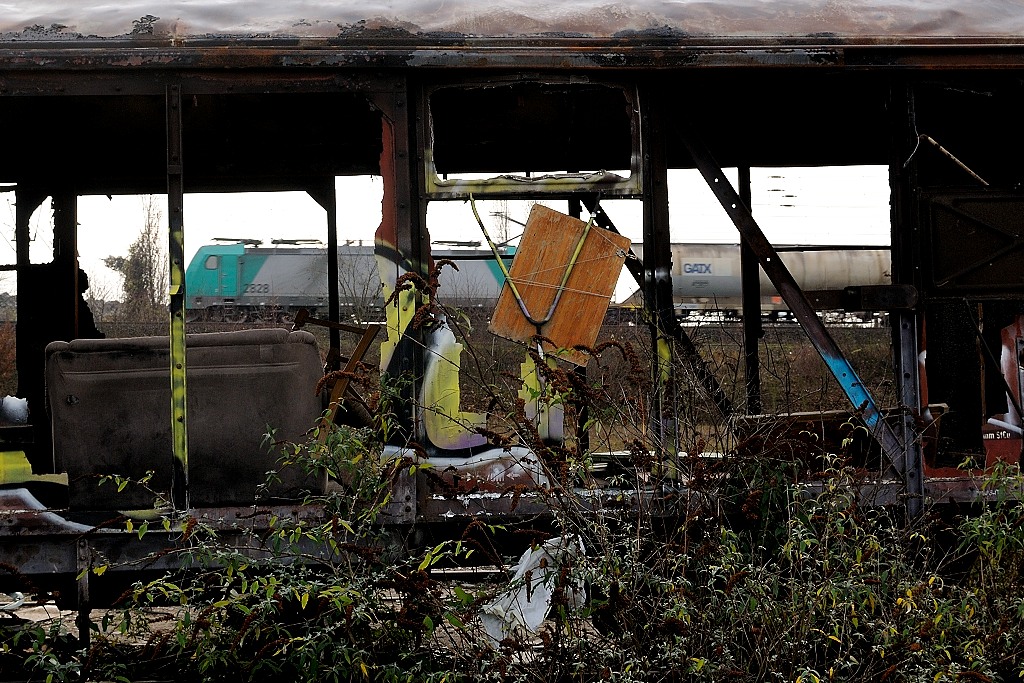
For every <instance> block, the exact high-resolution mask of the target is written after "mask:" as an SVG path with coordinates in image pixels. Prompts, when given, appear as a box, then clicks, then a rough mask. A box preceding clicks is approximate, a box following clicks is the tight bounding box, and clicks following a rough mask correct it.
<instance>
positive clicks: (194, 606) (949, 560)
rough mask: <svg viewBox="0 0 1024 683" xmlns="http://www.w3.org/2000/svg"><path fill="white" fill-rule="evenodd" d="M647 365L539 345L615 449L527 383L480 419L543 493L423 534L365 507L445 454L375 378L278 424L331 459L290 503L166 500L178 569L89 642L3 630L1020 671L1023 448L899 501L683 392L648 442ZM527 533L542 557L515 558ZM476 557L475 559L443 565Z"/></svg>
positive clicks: (618, 663) (594, 660)
mask: <svg viewBox="0 0 1024 683" xmlns="http://www.w3.org/2000/svg"><path fill="white" fill-rule="evenodd" d="M723 347H724V345H723ZM723 358H724V356H723ZM723 362H724V361H723ZM642 367H643V363H642V362H638V361H637V360H636V358H635V357H634V352H633V351H632V348H631V347H630V346H629V345H627V344H615V345H611V346H608V347H607V348H605V349H603V350H602V353H601V359H600V360H599V362H596V363H595V364H594V369H592V371H591V372H590V374H589V375H588V376H587V378H585V379H583V378H581V377H580V376H578V375H574V374H573V373H566V372H564V371H557V370H555V371H552V372H551V373H550V374H549V375H548V377H547V382H546V385H545V386H546V389H545V391H546V394H545V395H546V397H548V398H551V399H552V400H553V401H554V402H556V403H559V404H560V405H562V406H563V408H564V409H565V412H566V415H567V418H568V429H569V431H571V428H572V427H573V426H574V425H575V424H577V423H579V422H580V421H581V420H583V419H584V418H583V416H582V414H581V411H580V410H579V403H578V401H579V399H580V397H581V396H582V395H584V394H585V395H586V397H587V400H588V402H589V406H588V409H589V411H590V412H589V418H587V419H589V420H590V421H593V422H595V423H600V424H603V425H611V426H614V427H615V429H618V430H619V431H618V436H617V437H616V438H617V440H618V441H621V442H623V443H626V444H627V445H628V446H630V447H629V448H628V449H627V450H626V452H625V453H624V454H622V455H621V456H620V457H616V458H612V459H607V458H605V459H601V458H598V457H596V455H595V453H594V451H595V450H601V449H603V448H604V447H605V446H606V445H607V443H608V441H607V440H605V441H602V438H595V443H594V444H593V445H592V448H591V449H590V450H587V449H584V448H582V447H581V445H580V444H579V443H578V442H577V441H575V440H573V439H570V440H569V441H568V443H567V444H565V445H564V446H563V445H557V444H551V443H546V442H544V440H542V439H540V438H538V435H537V433H536V431H535V430H534V429H533V428H532V427H531V425H530V424H529V423H528V422H527V421H526V420H525V419H524V417H523V413H522V406H521V405H519V406H516V405H511V404H509V405H507V406H505V408H506V409H505V415H507V416H508V419H509V421H508V422H507V423H503V424H501V425H497V424H495V425H492V426H494V427H495V429H493V430H492V434H491V438H492V439H496V440H506V441H507V443H510V444H511V443H518V444H527V445H530V446H531V447H533V448H534V450H535V451H536V452H537V453H538V454H539V455H540V457H541V461H542V462H543V465H544V469H545V475H546V477H547V479H548V482H549V483H548V484H547V485H545V486H542V487H537V488H536V489H535V490H526V489H524V488H522V487H516V488H515V489H510V490H508V491H504V492H498V493H500V494H501V495H503V496H504V497H506V498H508V499H509V501H513V500H515V501H524V500H527V499H529V498H531V497H532V498H538V499H541V500H543V501H544V503H545V504H546V506H547V509H548V510H549V511H550V512H549V514H548V515H546V516H544V517H542V518H539V519H531V520H529V523H527V522H524V521H520V522H518V523H515V524H513V523H511V522H508V521H505V522H504V523H502V522H501V521H500V520H495V519H462V520H461V521H459V524H458V526H453V525H452V524H448V525H446V526H445V528H444V531H445V532H446V533H447V537H446V538H440V537H435V538H432V539H431V540H430V541H429V542H427V541H426V538H427V536H426V534H427V533H428V532H429V531H430V530H425V529H420V530H418V531H415V532H412V533H410V532H409V531H408V530H403V529H399V528H398V527H389V526H387V525H386V524H383V522H385V521H386V519H387V515H386V513H387V511H388V509H389V506H391V505H392V504H393V503H394V502H395V501H393V500H392V499H391V493H392V491H393V484H394V483H395V481H396V480H398V479H399V478H400V477H408V476H420V477H422V478H423V480H424V481H431V482H433V483H434V484H435V485H437V486H438V490H439V491H445V490H446V489H445V487H444V486H443V485H442V484H440V483H439V482H441V480H442V479H445V477H444V475H445V474H446V473H443V472H433V471H431V470H430V469H429V468H427V469H423V468H422V467H421V466H417V465H416V464H414V463H413V462H412V461H411V460H409V459H407V458H405V457H404V453H393V451H391V450H388V449H385V443H386V442H387V441H388V439H389V436H390V435H391V434H392V431H391V430H393V429H395V422H394V419H393V417H392V415H393V410H394V408H395V404H396V401H397V400H398V397H399V395H400V394H401V392H400V391H399V388H398V387H397V386H395V383H394V382H388V381H385V382H383V383H381V384H379V385H377V384H374V385H373V387H374V389H373V390H374V392H375V393H374V396H373V397H372V400H371V404H372V406H373V407H374V408H375V412H374V415H375V419H376V422H375V423H374V424H373V425H370V426H366V427H361V428H354V427H346V426H336V427H332V428H331V429H330V431H329V433H328V434H327V435H326V438H325V439H321V434H320V432H319V431H316V430H315V431H313V432H311V434H310V437H309V440H308V441H307V442H306V443H301V444H287V443H286V444H277V445H276V447H278V448H280V449H281V452H282V465H283V466H303V467H322V468H326V469H327V471H328V473H329V474H330V475H331V478H332V482H333V485H332V486H331V488H330V490H329V492H328V493H327V494H326V495H320V496H313V497H310V499H309V500H307V501H305V503H306V505H305V509H306V510H307V511H309V514H308V515H307V516H304V517H292V516H287V515H282V516H280V517H276V518H271V519H270V520H269V521H268V523H267V524H266V525H264V526H260V525H259V524H256V523H255V522H254V523H253V525H252V527H245V526H244V525H241V526H238V527H236V528H230V529H225V528H223V527H218V526H216V525H213V524H208V523H205V522H199V521H197V520H195V519H184V520H180V526H177V527H174V528H173V529H172V530H171V533H178V534H180V536H181V540H182V545H183V546H185V547H186V548H187V550H188V552H187V555H185V556H183V565H187V566H188V567H189V571H188V572H184V571H183V572H172V573H170V574H168V575H166V576H164V577H161V578H159V579H156V580H152V581H146V582H139V583H137V584H135V585H134V586H133V587H132V588H131V589H130V590H128V591H127V592H126V593H125V594H124V595H123V596H122V598H121V600H120V601H119V603H118V605H117V607H116V609H114V610H112V611H110V612H109V613H107V615H106V616H105V617H104V618H103V619H102V621H100V622H99V623H97V624H96V625H95V631H94V633H93V644H92V646H91V647H90V649H88V650H87V651H77V650H75V649H74V647H72V646H69V644H68V642H67V640H66V639H62V636H60V633H61V629H60V628H59V626H60V625H59V624H54V625H46V626H42V627H34V628H23V629H20V630H18V629H8V630H5V631H4V632H3V633H4V635H3V638H4V648H5V651H6V652H7V653H8V655H7V656H8V659H5V660H3V662H4V665H6V664H7V663H10V662H15V661H17V666H22V665H24V666H26V667H28V670H29V671H31V672H32V675H34V676H36V677H37V678H50V679H52V680H82V679H89V680H139V679H147V680H153V679H156V680H171V679H178V680H205V681H219V680H228V679H230V680H245V681H271V680H273V681H278V680H309V681H480V680H491V681H524V682H525V681H605V680H607V681H684V680H685V681H689V680H707V681H770V680H778V681H804V682H810V681H828V680H835V681H883V680H884V681H908V682H916V681H933V682H937V681H1012V680H1019V679H1020V678H1021V677H1024V590H1022V589H1024V580H1022V578H1024V573H1022V572H1024V506H1022V503H1021V497H1020V496H1021V492H1022V486H1024V477H1022V475H1021V471H1020V468H1019V467H1018V466H1016V465H1014V466H1004V467H1000V468H999V469H998V470H997V471H994V472H991V473H990V474H989V475H987V478H986V479H985V480H984V481H980V482H979V486H980V487H981V491H982V500H983V502H981V503H979V504H977V505H974V506H965V507H962V508H954V507H952V506H946V507H942V508H935V509H934V510H932V511H930V512H929V514H928V515H926V516H925V517H924V518H923V519H920V520H914V521H909V522H908V521H907V520H905V519H903V518H902V514H901V508H900V507H899V506H893V507H865V506H863V505H862V504H861V501H860V497H859V492H860V490H861V485H862V484H863V481H862V478H863V477H864V476H865V472H864V470H862V469H858V468H857V467H855V466H854V464H855V463H854V461H853V460H852V459H851V454H850V453H849V452H848V451H847V450H846V449H844V447H848V446H849V445H850V444H849V443H846V444H840V447H839V448H837V449H835V452H833V453H829V452H827V451H822V452H815V453H813V454H812V455H813V457H809V456H808V453H806V452H802V451H800V450H799V448H796V447H793V446H792V445H791V444H782V443H780V442H779V441H771V440H768V441H766V442H765V443H766V444H767V445H765V446H761V447H760V450H751V446H750V445H749V444H747V446H746V449H745V450H743V451H742V454H741V455H738V454H736V451H734V450H729V451H725V450H723V451H722V452H721V453H716V454H714V455H713V456H712V455H702V453H705V452H706V451H708V450H710V449H708V448H705V447H701V446H707V443H708V442H710V441H712V440H714V439H715V438H716V436H715V434H713V433H708V432H707V427H706V425H705V426H703V427H700V428H698V427H699V425H701V424H704V421H703V418H702V414H701V413H700V411H699V409H697V408H695V409H694V414H692V415H688V414H686V413H685V412H680V413H679V414H678V415H676V418H677V422H676V425H677V427H678V428H679V429H680V432H681V433H682V434H683V436H682V437H681V441H683V442H684V445H687V453H688V454H685V455H682V456H674V455H670V456H669V457H668V458H667V460H661V461H659V460H658V459H656V458H653V457H652V455H651V453H652V451H653V450H654V448H655V447H658V446H664V445H665V444H658V443H654V442H652V441H650V440H647V439H649V437H648V436H647V431H646V430H645V429H644V426H645V425H646V424H647V421H648V420H649V419H650V415H651V406H650V404H649V403H648V401H649V398H648V397H649V396H650V395H651V392H650V388H649V387H647V386H644V381H643V380H642V377H641V376H642V374H643V371H642V370H638V368H642ZM679 373H680V380H679V381H680V383H682V382H684V381H685V378H686V372H685V370H684V369H682V368H680V369H679ZM624 386H628V390H624V389H623V387H624ZM702 439H703V440H704V442H703V443H698V441H701V440H702ZM599 441H600V442H601V443H600V444H599V443H597V442H599ZM690 446H692V447H690ZM666 450H668V449H666ZM670 453H674V450H673V451H670ZM448 480H449V479H445V481H448ZM470 488H471V487H470ZM464 491H465V487H464V488H463V491H461V492H460V491H451V492H450V494H449V495H452V496H460V495H464ZM254 519H255V518H254ZM133 532H136V533H139V534H140V535H141V534H142V533H162V531H161V530H159V529H156V528H155V527H154V530H148V527H147V530H143V529H140V528H138V527H133ZM438 533H441V532H440V531H439V532H438ZM524 547H528V548H533V550H534V556H535V557H537V556H539V557H540V558H541V559H540V561H539V562H537V563H536V564H534V565H532V568H531V569H528V570H527V569H524V566H520V572H519V574H520V575H519V578H518V579H516V578H514V577H515V574H516V564H517V561H518V560H519V559H520V552H521V551H522V550H523V548H524ZM254 548H256V549H260V551H259V552H256V551H254ZM527 554H529V553H527ZM474 565H484V566H486V567H487V568H488V569H489V571H488V573H487V574H486V576H485V577H476V580H473V581H469V580H464V578H454V577H462V575H453V574H452V573H450V572H449V571H448V570H450V569H451V568H454V567H460V566H461V567H465V566H474ZM106 569H107V567H106V566H102V565H101V566H97V567H94V569H93V571H94V572H102V571H104V570H106ZM545 593H547V594H549V595H550V611H549V612H548V613H547V617H546V619H545V620H544V622H543V624H542V625H541V626H540V628H539V629H538V630H536V631H530V630H528V629H526V628H522V625H520V626H519V627H515V624H517V623H518V622H520V621H528V619H527V618H525V616H524V614H523V613H522V612H520V611H518V610H517V609H516V604H517V602H516V600H513V599H510V596H513V595H518V598H517V599H518V601H519V604H520V605H521V603H522V601H523V600H525V599H526V596H527V595H529V596H530V598H531V602H532V601H533V600H540V599H542V598H541V597H540V596H543V594H545ZM502 598H504V599H505V600H504V602H502ZM502 614H504V615H511V618H510V619H509V620H508V621H507V622H506V623H508V624H510V626H509V627H508V628H507V629H506V631H505V632H504V633H502V634H500V635H499V637H497V638H495V637H494V636H493V635H488V633H487V631H486V629H485V626H484V622H485V621H486V620H487V619H491V620H492V623H493V619H494V618H496V617H497V618H499V621H500V620H501V615H502ZM65 626H67V625H65ZM492 633H493V632H492ZM12 666H13V664H12Z"/></svg>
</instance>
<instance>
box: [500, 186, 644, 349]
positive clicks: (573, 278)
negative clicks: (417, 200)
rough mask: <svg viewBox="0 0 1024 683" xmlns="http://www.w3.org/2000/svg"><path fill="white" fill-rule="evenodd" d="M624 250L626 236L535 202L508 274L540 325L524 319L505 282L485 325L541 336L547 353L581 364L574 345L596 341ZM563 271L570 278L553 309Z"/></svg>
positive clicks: (511, 335) (521, 336)
mask: <svg viewBox="0 0 1024 683" xmlns="http://www.w3.org/2000/svg"><path fill="white" fill-rule="evenodd" d="M584 235H586V237H585V238H584ZM581 240H582V246H581V245H580V242H581ZM577 248H579V252H578V253H576V252H577ZM628 250H629V239H628V238H626V237H623V236H622V235H619V234H617V233H614V232H610V231H608V230H604V229H602V228H598V227H596V226H593V225H592V226H590V227H589V229H588V227H587V224H586V223H584V222H583V221H581V220H579V219H577V218H573V217H571V216H566V215H565V214H562V213H559V212H557V211H554V210H552V209H549V208H547V207H546V206H541V205H540V204H537V205H535V206H534V207H533V210H532V211H531V212H530V218H529V219H528V220H527V222H526V231H525V232H524V233H523V237H522V240H521V241H520V244H519V249H518V250H517V251H516V257H515V260H514V261H513V262H512V270H511V271H510V273H509V275H510V276H511V279H512V281H513V282H514V283H515V285H516V289H517V290H518V291H519V294H520V295H521V297H522V304H523V305H524V306H525V308H526V310H527V312H528V313H529V315H530V317H531V318H533V320H534V321H536V322H538V323H541V324H539V325H535V324H534V323H533V322H531V321H530V320H529V319H528V318H527V316H526V314H524V312H523V310H522V307H521V306H520V304H519V302H517V301H516V297H515V294H514V293H513V291H512V288H511V287H510V286H509V285H508V284H506V285H505V287H504V288H503V289H502V290H501V295H500V296H499V297H498V305H497V306H496V307H495V309H494V315H492V316H491V324H490V327H489V328H488V329H489V330H490V331H491V332H493V333H494V334H496V335H498V336H499V337H505V338H506V339H511V340H513V341H519V342H524V343H528V344H533V343H534V342H533V338H534V336H535V335H538V334H539V335H540V336H541V337H544V338H545V339H546V340H547V341H545V342H544V344H543V348H544V352H545V353H549V354H550V353H554V354H557V355H558V357H559V358H563V359H565V360H568V361H570V362H572V363H576V364H577V365H585V364H586V362H587V355H586V354H585V353H581V352H579V351H577V350H575V349H574V348H573V347H575V346H587V347H592V346H594V343H595V342H596V341H597V334H598V332H599V331H600V329H601V323H602V321H603V320H604V316H605V313H606V312H607V310H608V301H609V299H610V298H611V295H612V292H613V291H614V290H615V283H616V282H617V281H618V279H619V274H620V273H621V272H622V264H623V262H624V261H625V258H626V252H627V251H628ZM574 255H575V261H574ZM566 272H569V279H568V280H567V281H566V282H565V287H564V289H563V291H562V294H561V297H560V298H558V302H557V304H556V305H555V307H554V310H553V311H552V310H551V307H552V304H553V303H554V302H555V299H556V297H557V296H558V292H559V287H560V285H561V283H562V280H563V278H564V277H565V274H566Z"/></svg>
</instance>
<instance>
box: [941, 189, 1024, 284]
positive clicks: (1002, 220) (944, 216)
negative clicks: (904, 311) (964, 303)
mask: <svg viewBox="0 0 1024 683" xmlns="http://www.w3.org/2000/svg"><path fill="white" fill-rule="evenodd" d="M924 207H925V208H924V210H923V212H922V213H923V214H924V217H925V220H926V221H927V226H926V229H927V234H928V235H929V239H928V240H926V242H925V245H926V249H927V257H926V259H925V263H926V267H927V277H928V282H927V287H928V292H929V294H930V295H932V296H960V295H964V294H971V295H977V296H984V295H987V296H996V295H998V296H1002V297H1009V296H1012V297H1015V298H1024V267H1022V263H1024V220H1022V216H1024V194H1020V193H1007V192H990V193H988V192H986V193H938V194H929V195H926V196H925V198H924Z"/></svg>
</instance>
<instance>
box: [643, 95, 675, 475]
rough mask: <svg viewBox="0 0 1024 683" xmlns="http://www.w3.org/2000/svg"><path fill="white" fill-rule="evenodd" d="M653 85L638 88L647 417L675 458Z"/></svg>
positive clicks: (660, 134)
mask: <svg viewBox="0 0 1024 683" xmlns="http://www.w3.org/2000/svg"><path fill="white" fill-rule="evenodd" d="M656 92H657V91H656V90H655V89H654V88H651V87H648V88H645V89H644V90H642V91H641V100H640V114H641V116H640V125H641V133H640V139H641V140H642V141H643V149H642V153H643V164H644V168H643V173H644V175H643V179H644V180H643V182H644V186H643V195H644V197H643V202H644V205H643V221H644V222H643V235H644V258H643V266H644V285H643V287H644V307H645V308H646V309H647V311H648V312H649V314H650V316H651V319H652V325H651V342H652V349H653V354H652V355H653V372H654V397H653V399H654V400H653V407H652V409H653V415H652V417H651V419H652V423H653V428H654V437H655V450H656V452H658V451H661V453H660V455H661V456H662V457H663V456H664V455H665V452H668V453H670V454H671V455H672V456H673V457H674V456H675V454H676V453H678V452H679V449H678V447H677V446H676V439H677V433H676V427H675V408H674V406H673V405H672V398H673V397H672V396H671V392H672V391H673V390H674V389H673V367H672V365H673V364H672V344H671V341H670V337H669V336H668V334H667V333H666V330H669V329H671V328H672V326H673V325H674V324H675V311H674V308H673V302H672V239H671V236H670V233H669V210H668V160H667V154H666V147H667V139H666V133H665V126H664V111H663V110H664V104H663V101H662V100H661V98H659V97H658V95H657V94H656Z"/></svg>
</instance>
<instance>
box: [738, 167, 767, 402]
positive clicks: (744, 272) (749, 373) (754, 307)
mask: <svg viewBox="0 0 1024 683" xmlns="http://www.w3.org/2000/svg"><path fill="white" fill-rule="evenodd" d="M738 170H739V186H740V187H739V190H740V200H741V201H742V202H743V205H744V206H746V207H747V210H748V211H750V212H751V214H753V204H752V203H751V199H750V167H749V166H741V167H740V168H739V169H738ZM740 277H741V282H742V292H743V294H742V296H743V360H744V366H743V367H744V373H743V376H744V378H745V380H746V388H747V414H748V415H759V414H760V413H761V357H760V354H759V353H758V347H759V346H760V344H761V336H762V335H763V334H764V330H763V329H762V328H761V267H760V266H759V265H758V263H757V256H756V255H755V254H754V251H753V250H752V249H751V248H750V245H749V244H747V240H745V239H742V240H740Z"/></svg>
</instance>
